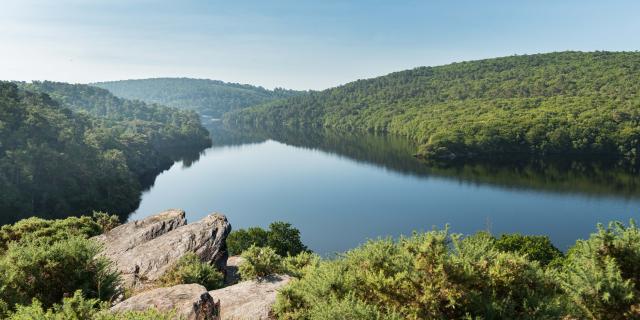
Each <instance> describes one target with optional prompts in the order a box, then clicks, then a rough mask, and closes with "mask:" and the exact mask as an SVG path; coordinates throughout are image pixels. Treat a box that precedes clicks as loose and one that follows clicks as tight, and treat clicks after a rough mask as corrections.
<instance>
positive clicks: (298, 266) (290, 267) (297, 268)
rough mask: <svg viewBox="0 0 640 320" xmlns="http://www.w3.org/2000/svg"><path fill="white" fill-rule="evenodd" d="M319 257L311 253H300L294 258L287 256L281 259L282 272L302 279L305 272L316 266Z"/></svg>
mask: <svg viewBox="0 0 640 320" xmlns="http://www.w3.org/2000/svg"><path fill="white" fill-rule="evenodd" d="M319 263H320V256H318V255H317V254H314V253H311V252H306V251H303V252H300V253H298V254H297V255H295V256H288V257H285V258H283V259H282V272H284V273H286V274H288V275H291V276H294V277H296V278H300V277H302V276H303V275H304V274H305V273H306V272H307V270H309V269H311V268H313V267H316V266H318V264H319Z"/></svg>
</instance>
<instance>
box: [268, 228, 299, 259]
mask: <svg viewBox="0 0 640 320" xmlns="http://www.w3.org/2000/svg"><path fill="white" fill-rule="evenodd" d="M267 245H268V246H269V247H271V248H273V249H274V250H275V251H276V253H277V254H279V255H280V256H283V257H285V256H288V255H291V256H294V255H297V254H298V253H300V252H304V251H309V249H308V248H307V247H306V246H305V245H304V244H303V243H302V241H301V240H300V230H298V229H296V228H294V227H293V226H292V225H291V224H290V223H287V222H281V221H276V222H273V223H271V224H270V225H269V233H268V234H267Z"/></svg>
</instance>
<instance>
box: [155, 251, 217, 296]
mask: <svg viewBox="0 0 640 320" xmlns="http://www.w3.org/2000/svg"><path fill="white" fill-rule="evenodd" d="M159 282H160V283H161V284H162V286H164V287H170V286H175V285H178V284H189V283H197V284H200V285H202V286H204V287H205V288H207V290H214V289H218V288H221V287H222V286H223V284H224V275H223V274H222V273H221V272H220V271H218V270H216V268H215V267H214V266H212V265H211V264H210V263H207V262H203V261H201V260H200V257H199V256H198V255H197V254H195V253H192V252H190V253H187V254H185V255H184V256H182V257H181V258H180V259H179V260H178V262H177V263H176V264H175V265H174V266H173V267H171V269H169V270H168V271H167V272H166V273H165V274H164V275H163V276H162V277H161V278H160V279H159Z"/></svg>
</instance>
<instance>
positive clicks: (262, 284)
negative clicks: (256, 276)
mask: <svg viewBox="0 0 640 320" xmlns="http://www.w3.org/2000/svg"><path fill="white" fill-rule="evenodd" d="M290 280H291V278H290V277H289V276H285V275H282V276H279V275H276V276H270V277H267V278H265V279H262V280H260V281H243V282H240V283H238V284H236V285H233V286H230V287H226V288H222V289H218V290H213V291H209V294H210V295H211V297H213V299H214V300H219V301H220V319H221V320H231V319H233V320H240V319H242V320H245V319H246V320H249V319H251V320H259V319H269V314H270V312H271V308H272V306H273V304H274V303H275V301H276V295H277V293H278V289H280V288H281V287H282V286H284V285H285V284H287V283H288V282H289V281H290Z"/></svg>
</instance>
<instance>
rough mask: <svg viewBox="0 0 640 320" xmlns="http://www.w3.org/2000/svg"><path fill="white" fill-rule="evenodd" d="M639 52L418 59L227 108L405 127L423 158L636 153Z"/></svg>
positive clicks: (272, 120)
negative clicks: (429, 62)
mask: <svg viewBox="0 0 640 320" xmlns="http://www.w3.org/2000/svg"><path fill="white" fill-rule="evenodd" d="M639 77H640V52H589V53H585V52H558V53H548V54H535V55H523V56H510V57H504V58H495V59H487V60H479V61H470V62H461V63H453V64H450V65H445V66H438V67H420V68H416V69H412V70H407V71H401V72H396V73H392V74H389V75H386V76H382V77H378V78H373V79H367V80H358V81H355V82H351V83H348V84H346V85H342V86H339V87H336V88H332V89H327V90H324V91H320V92H309V93H307V94H304V95H299V96H294V97H290V98H287V99H283V100H276V101H272V102H267V103H264V104H262V105H259V106H255V107H252V108H248V109H244V110H240V111H236V112H232V113H229V114H227V115H226V116H225V121H226V122H227V123H245V124H260V125H271V126H274V125H288V126H301V127H331V128H338V129H345V130H362V131H372V132H384V133H392V134H398V135H402V136H405V137H407V138H409V139H411V140H413V141H415V142H416V143H418V145H419V147H418V148H417V150H416V151H415V153H416V154H417V155H418V156H420V157H423V158H426V159H437V160H446V161H449V160H451V159H458V160H463V159H470V158H492V159H495V158H511V159H512V158H516V157H521V156H522V157H544V156H548V155H567V156H571V157H575V158H579V157H609V158H615V159H624V160H626V161H630V162H637V161H638V147H639V143H640V125H639V124H640V108H639V106H640V83H639V82H638V81H637V80H638V78H639Z"/></svg>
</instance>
